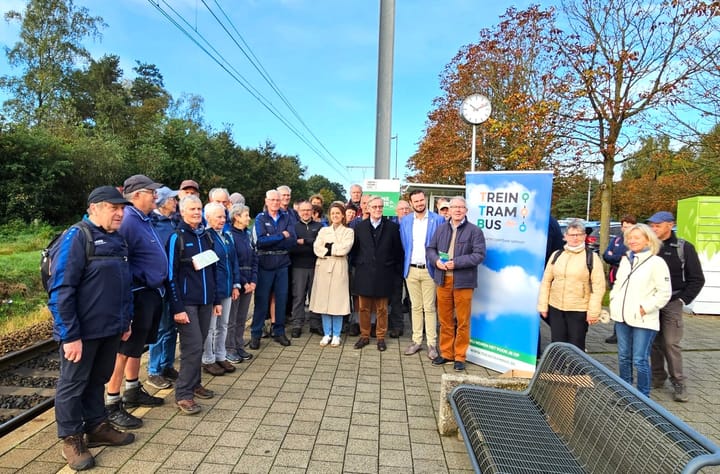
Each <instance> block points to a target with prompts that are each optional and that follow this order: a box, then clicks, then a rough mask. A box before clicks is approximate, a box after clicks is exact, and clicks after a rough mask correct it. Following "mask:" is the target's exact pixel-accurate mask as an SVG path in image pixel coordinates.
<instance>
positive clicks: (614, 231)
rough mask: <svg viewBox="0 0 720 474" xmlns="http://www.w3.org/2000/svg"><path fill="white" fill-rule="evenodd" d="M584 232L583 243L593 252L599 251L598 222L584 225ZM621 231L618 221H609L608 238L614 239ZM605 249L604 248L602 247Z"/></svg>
mask: <svg viewBox="0 0 720 474" xmlns="http://www.w3.org/2000/svg"><path fill="white" fill-rule="evenodd" d="M585 232H586V233H587V234H588V235H587V237H586V238H585V245H587V247H588V248H589V249H592V250H593V251H594V252H597V253H600V250H601V249H600V224H596V223H591V224H588V225H587V226H586V227H585ZM621 233H622V225H620V223H619V222H611V223H610V237H609V240H608V242H609V241H610V240H612V239H614V238H615V237H617V236H618V235H620V234H621ZM602 251H605V249H602Z"/></svg>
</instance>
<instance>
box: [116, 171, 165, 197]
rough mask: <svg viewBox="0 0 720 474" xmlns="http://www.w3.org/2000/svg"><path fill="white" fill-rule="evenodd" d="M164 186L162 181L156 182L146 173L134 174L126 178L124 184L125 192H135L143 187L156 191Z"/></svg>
mask: <svg viewBox="0 0 720 474" xmlns="http://www.w3.org/2000/svg"><path fill="white" fill-rule="evenodd" d="M160 186H162V184H160V183H156V182H155V181H153V180H152V179H150V178H148V177H147V176H145V175H144V174H134V175H132V176H130V177H129V178H128V179H126V180H125V184H124V185H123V192H124V193H125V194H129V193H133V192H135V191H139V190H141V189H148V190H150V191H154V190H156V189H157V188H159V187H160Z"/></svg>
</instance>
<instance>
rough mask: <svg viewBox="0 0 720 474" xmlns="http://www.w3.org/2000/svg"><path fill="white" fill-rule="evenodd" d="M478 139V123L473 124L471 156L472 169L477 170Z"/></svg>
mask: <svg viewBox="0 0 720 474" xmlns="http://www.w3.org/2000/svg"><path fill="white" fill-rule="evenodd" d="M476 141H477V124H473V137H472V152H471V156H470V171H475V142H476Z"/></svg>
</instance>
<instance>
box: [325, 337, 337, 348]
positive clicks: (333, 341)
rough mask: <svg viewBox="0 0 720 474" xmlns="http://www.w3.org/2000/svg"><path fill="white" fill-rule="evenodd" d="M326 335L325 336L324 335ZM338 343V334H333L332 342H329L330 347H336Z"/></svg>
mask: <svg viewBox="0 0 720 474" xmlns="http://www.w3.org/2000/svg"><path fill="white" fill-rule="evenodd" d="M325 337H327V336H325ZM339 345H340V336H333V338H332V342H330V346H332V347H338V346H339Z"/></svg>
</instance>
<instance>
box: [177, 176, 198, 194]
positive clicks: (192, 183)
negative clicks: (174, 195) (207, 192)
mask: <svg viewBox="0 0 720 474" xmlns="http://www.w3.org/2000/svg"><path fill="white" fill-rule="evenodd" d="M185 188H195V190H196V191H198V192H200V186H198V184H197V181H193V180H192V179H186V180H185V181H183V182H182V183H180V189H185Z"/></svg>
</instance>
